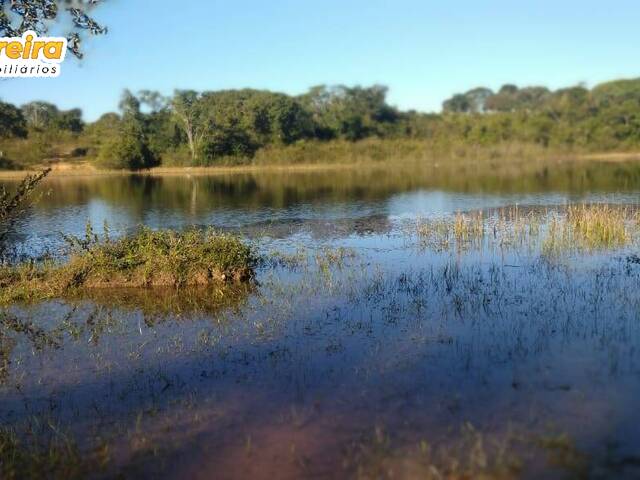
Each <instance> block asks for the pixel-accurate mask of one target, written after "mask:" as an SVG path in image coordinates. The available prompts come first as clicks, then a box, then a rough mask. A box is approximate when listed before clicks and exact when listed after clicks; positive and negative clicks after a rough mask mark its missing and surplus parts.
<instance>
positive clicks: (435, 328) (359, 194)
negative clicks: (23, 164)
mask: <svg viewBox="0 0 640 480" xmlns="http://www.w3.org/2000/svg"><path fill="white" fill-rule="evenodd" d="M463 173H464V174H461V175H456V174H455V172H448V171H444V172H443V170H442V169H440V170H437V171H435V170H433V169H424V170H422V171H418V172H415V171H403V170H397V171H393V172H389V171H384V170H367V171H355V170H354V171H351V170H349V171H334V172H325V173H320V172H315V173H311V172H310V173H303V174H285V173H279V174H276V173H265V174H255V175H254V174H251V175H249V174H247V175H235V176H233V175H229V176H210V177H205V176H194V177H159V178H154V177H146V176H132V177H129V176H123V177H105V178H53V179H49V180H48V181H47V183H45V186H44V188H43V190H44V191H45V192H46V193H45V195H44V197H43V198H42V200H41V201H40V202H39V203H38V205H37V206H36V207H35V208H34V209H33V210H32V211H31V212H30V214H29V216H27V217H26V218H25V220H24V221H23V223H22V224H21V227H20V230H19V231H18V232H17V234H16V235H15V238H14V239H13V241H14V243H15V250H16V253H17V254H18V255H23V256H32V255H36V256H38V255H42V254H44V253H47V254H49V255H54V256H60V255H64V248H63V247H64V242H63V241H62V238H61V235H60V233H61V232H63V233H65V234H75V235H81V234H82V233H83V232H84V230H85V225H86V223H87V221H90V222H91V223H92V224H93V225H94V227H96V230H97V231H100V229H101V226H102V225H103V223H104V222H105V221H106V222H107V223H108V225H109V231H110V233H111V234H112V235H115V236H117V235H123V234H125V233H127V232H130V231H132V230H133V229H134V228H135V227H136V226H138V225H141V224H144V225H147V226H149V227H151V228H175V229H183V228H186V227H190V226H195V227H198V228H200V227H210V226H213V227H215V228H217V229H221V230H223V231H230V232H235V233H239V234H241V235H242V236H243V237H244V238H245V241H246V242H247V243H249V244H251V245H253V246H254V247H255V248H256V251H257V252H258V254H259V262H258V266H257V270H256V277H255V279H254V281H253V282H250V283H249V284H246V285H237V286H229V287H227V288H224V287H196V286H194V287H189V288H187V289H185V290H181V291H176V290H174V289H167V288H155V289H95V290H93V291H92V292H91V293H90V294H87V295H81V296H67V297H64V298H57V299H52V300H47V301H45V302H31V303H28V304H25V303H15V304H12V305H10V306H7V307H5V308H4V309H3V311H2V313H1V314H0V404H1V405H2V409H0V459H1V460H0V461H1V462H2V464H3V468H4V471H3V473H4V474H5V475H6V476H8V477H9V478H12V477H11V475H13V476H14V478H24V476H31V477H33V478H41V475H42V474H43V473H42V472H48V471H54V472H56V475H55V476H56V477H59V478H62V477H64V478H74V477H79V478H84V477H86V476H94V477H96V478H113V477H118V476H121V477H120V478H154V479H156V478H167V479H174V478H175V479H178V478H203V479H204V478H243V479H244V478H410V479H412V478H426V479H463V478H485V479H511V478H532V479H534V478H638V476H640V428H639V427H638V424H639V422H640V412H639V411H638V409H637V406H636V405H637V398H639V396H640V350H639V348H638V347H639V345H640V321H639V320H640V314H639V312H640V296H639V295H638V291H639V287H640V257H639V256H638V255H640V249H639V246H640V214H639V211H640V210H639V206H638V204H639V201H640V168H638V167H636V166H634V165H625V164H601V163H593V164H583V165H580V166H571V165H569V166H566V165H564V166H558V167H557V168H556V169H553V168H544V169H541V170H532V171H531V172H530V173H526V174H523V175H519V176H509V175H504V176H501V175H498V174H496V175H493V176H492V175H491V174H488V173H480V172H478V173H477V174H473V173H474V172H471V171H467V172H463Z"/></svg>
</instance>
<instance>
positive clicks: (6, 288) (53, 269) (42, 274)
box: [0, 226, 256, 304]
mask: <svg viewBox="0 0 640 480" xmlns="http://www.w3.org/2000/svg"><path fill="white" fill-rule="evenodd" d="M67 240H68V242H69V243H70V244H71V246H72V253H71V255H70V256H69V258H68V260H66V261H64V262H56V261H51V260H49V261H45V262H39V263H34V262H27V263H21V264H17V265H5V266H3V267H0V287H2V293H0V303H5V304H7V303H11V302H15V301H37V300H43V299H50V298H58V297H64V296H66V295H69V294H71V293H74V292H76V293H77V292H78V291H82V290H87V289H89V290H91V289H103V288H131V287H134V288H145V287H172V288H176V289H180V288H183V287H186V286H196V285H198V286H206V285H214V284H225V283H242V282H247V281H248V280H250V279H251V278H252V277H253V272H254V266H255V262H256V258H255V256H254V253H253V250H252V248H251V247H249V246H247V245H245V244H244V243H243V242H242V241H241V240H240V239H239V238H238V237H236V236H233V235H227V234H222V233H218V232H216V231H214V230H207V231H201V230H196V229H191V230H188V231H185V232H181V233H180V232H175V231H153V230H150V229H148V228H141V229H140V230H139V231H138V232H137V233H135V234H133V235H130V236H126V237H123V238H120V239H117V240H111V239H110V238H109V235H108V232H105V235H104V238H103V239H100V238H98V236H97V235H95V234H94V233H93V231H92V229H91V227H90V226H88V227H87V234H86V236H85V238H76V237H70V238H67Z"/></svg>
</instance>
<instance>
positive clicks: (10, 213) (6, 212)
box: [0, 169, 50, 253]
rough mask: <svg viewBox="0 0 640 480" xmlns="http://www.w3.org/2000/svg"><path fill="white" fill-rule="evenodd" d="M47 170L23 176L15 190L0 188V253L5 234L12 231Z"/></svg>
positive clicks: (2, 248)
mask: <svg viewBox="0 0 640 480" xmlns="http://www.w3.org/2000/svg"><path fill="white" fill-rule="evenodd" d="M49 172H50V170H49V169H46V170H43V171H42V172H40V173H36V174H33V175H29V176H27V177H25V178H24V179H23V180H22V181H21V182H20V183H19V185H18V188H17V189H16V191H15V192H10V191H9V190H7V189H6V187H4V186H3V187H2V188H0V253H4V243H5V240H6V238H7V236H8V235H9V234H10V233H11V232H12V230H13V227H14V226H15V223H16V222H17V221H18V220H19V219H20V217H21V216H22V215H24V212H25V211H26V210H27V209H28V208H29V206H30V204H31V203H30V200H31V199H32V198H33V194H34V191H35V190H36V187H37V186H38V184H39V183H40V182H42V180H44V178H45V177H46V176H47V175H48V174H49Z"/></svg>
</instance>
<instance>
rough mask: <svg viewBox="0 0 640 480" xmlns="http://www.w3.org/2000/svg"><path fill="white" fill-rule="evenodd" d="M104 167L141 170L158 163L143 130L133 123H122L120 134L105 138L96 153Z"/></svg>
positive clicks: (157, 158) (158, 160)
mask: <svg viewBox="0 0 640 480" xmlns="http://www.w3.org/2000/svg"><path fill="white" fill-rule="evenodd" d="M98 163H99V165H100V166H102V167H104V168H114V169H127V170H141V169H144V168H151V167H155V166H158V165H159V164H160V159H159V157H158V156H157V155H156V154H155V153H154V152H153V151H152V150H151V148H149V142H148V140H147V137H146V136H145V135H144V132H143V131H142V130H141V129H140V128H139V127H138V126H137V125H134V124H129V125H124V126H123V128H122V129H121V130H120V135H119V136H117V137H116V138H111V139H109V140H107V141H106V142H105V143H104V144H103V145H102V147H101V148H100V152H99V155H98Z"/></svg>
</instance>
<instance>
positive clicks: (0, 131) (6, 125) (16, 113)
mask: <svg viewBox="0 0 640 480" xmlns="http://www.w3.org/2000/svg"><path fill="white" fill-rule="evenodd" d="M26 136H27V121H26V120H25V118H24V115H23V114H22V112H21V111H20V109H18V108H16V107H15V106H13V105H11V104H10V103H4V102H0V138H10V137H20V138H25V137H26Z"/></svg>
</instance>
